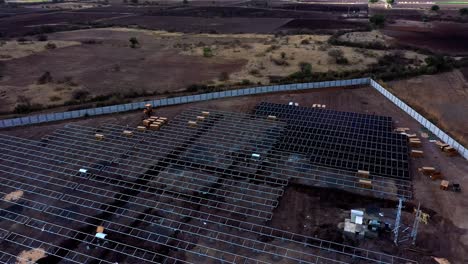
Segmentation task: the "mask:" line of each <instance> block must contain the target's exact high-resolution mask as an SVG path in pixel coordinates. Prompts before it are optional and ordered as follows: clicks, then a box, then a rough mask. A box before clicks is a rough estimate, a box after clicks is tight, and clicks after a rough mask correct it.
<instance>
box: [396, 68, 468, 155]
mask: <svg viewBox="0 0 468 264" xmlns="http://www.w3.org/2000/svg"><path fill="white" fill-rule="evenodd" d="M388 88H389V89H390V91H391V92H393V93H394V94H395V95H396V96H398V97H399V98H401V99H402V100H403V101H405V102H407V103H409V104H410V105H411V106H413V107H414V108H416V109H417V110H418V111H421V112H423V113H425V116H426V118H428V119H430V120H433V121H434V122H436V123H437V124H438V125H439V126H440V127H441V128H442V129H444V130H445V131H449V133H450V134H451V135H453V136H454V137H455V138H456V139H458V140H459V142H461V143H462V144H464V145H465V146H468V117H467V115H466V113H467V111H468V81H467V79H465V78H464V77H463V74H462V73H461V72H460V71H459V70H455V71H453V72H448V73H442V74H437V75H428V76H420V77H415V78H411V79H409V80H402V81H393V82H390V83H389V84H388Z"/></svg>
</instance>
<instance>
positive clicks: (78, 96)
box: [72, 90, 89, 102]
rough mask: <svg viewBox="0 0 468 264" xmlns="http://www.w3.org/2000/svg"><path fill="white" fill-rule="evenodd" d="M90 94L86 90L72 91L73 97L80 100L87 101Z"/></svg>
mask: <svg viewBox="0 0 468 264" xmlns="http://www.w3.org/2000/svg"><path fill="white" fill-rule="evenodd" d="M88 96H89V92H88V91H85V90H75V91H73V93H72V98H73V99H74V100H77V101H80V102H83V101H85V100H86V99H87V98H88Z"/></svg>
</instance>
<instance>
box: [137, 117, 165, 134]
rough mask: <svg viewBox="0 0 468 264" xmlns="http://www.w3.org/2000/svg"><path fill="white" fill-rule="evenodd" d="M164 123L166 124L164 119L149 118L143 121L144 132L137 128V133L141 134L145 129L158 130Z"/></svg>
mask: <svg viewBox="0 0 468 264" xmlns="http://www.w3.org/2000/svg"><path fill="white" fill-rule="evenodd" d="M166 123H167V118H166V117H158V116H150V117H149V118H147V119H144V120H143V127H144V128H145V129H144V130H143V129H142V128H139V129H138V128H137V129H138V131H142V130H143V132H144V131H145V130H146V129H149V130H159V129H160V128H161V127H162V126H163V125H164V124H166Z"/></svg>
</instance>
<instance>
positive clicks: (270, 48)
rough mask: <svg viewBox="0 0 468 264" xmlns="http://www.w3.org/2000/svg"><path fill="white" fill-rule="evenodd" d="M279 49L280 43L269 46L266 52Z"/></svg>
mask: <svg viewBox="0 0 468 264" xmlns="http://www.w3.org/2000/svg"><path fill="white" fill-rule="evenodd" d="M277 49H279V46H278V45H271V46H270V47H268V48H267V49H266V50H265V52H267V53H268V52H272V51H274V50H277Z"/></svg>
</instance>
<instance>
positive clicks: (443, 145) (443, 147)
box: [435, 140, 458, 157]
mask: <svg viewBox="0 0 468 264" xmlns="http://www.w3.org/2000/svg"><path fill="white" fill-rule="evenodd" d="M435 143H436V145H437V146H438V147H439V149H440V150H441V151H442V152H444V153H445V154H446V155H447V156H449V157H453V156H456V155H458V152H457V151H456V150H455V149H454V148H453V147H451V146H450V145H449V144H446V143H444V142H442V141H440V140H437V141H436V142H435Z"/></svg>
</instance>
